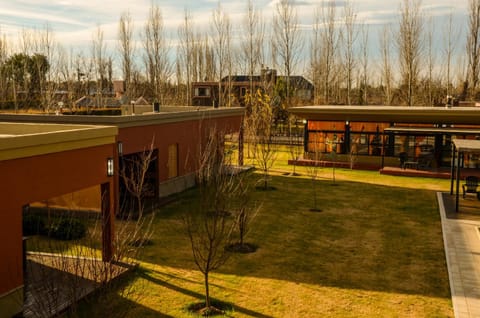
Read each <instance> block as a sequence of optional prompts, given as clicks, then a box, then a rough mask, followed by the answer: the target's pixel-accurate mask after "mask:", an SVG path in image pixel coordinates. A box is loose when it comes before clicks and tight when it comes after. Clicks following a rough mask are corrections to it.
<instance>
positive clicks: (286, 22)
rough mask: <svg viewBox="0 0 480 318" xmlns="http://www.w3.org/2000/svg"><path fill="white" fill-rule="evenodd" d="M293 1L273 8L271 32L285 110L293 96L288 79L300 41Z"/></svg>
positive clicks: (300, 45)
mask: <svg viewBox="0 0 480 318" xmlns="http://www.w3.org/2000/svg"><path fill="white" fill-rule="evenodd" d="M294 4H295V3H294V0H280V1H279V2H278V3H277V5H276V7H275V9H276V10H275V16H274V19H273V32H274V43H275V47H276V53H277V54H278V56H279V58H280V63H281V65H282V66H283V73H284V74H285V78H286V83H285V84H286V101H287V105H286V108H289V107H291V106H292V105H291V103H292V100H291V97H292V95H293V92H292V85H291V82H290V77H291V76H292V73H293V71H294V69H295V67H296V66H297V63H298V59H299V57H300V51H301V49H302V39H301V34H300V28H299V23H298V16H297V11H296V8H295V6H294Z"/></svg>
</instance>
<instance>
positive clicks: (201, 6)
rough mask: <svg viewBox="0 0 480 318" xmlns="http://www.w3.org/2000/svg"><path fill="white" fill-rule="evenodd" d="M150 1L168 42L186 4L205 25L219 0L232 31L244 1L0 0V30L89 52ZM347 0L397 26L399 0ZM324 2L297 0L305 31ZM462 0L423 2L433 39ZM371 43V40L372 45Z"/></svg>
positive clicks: (271, 5)
mask: <svg viewBox="0 0 480 318" xmlns="http://www.w3.org/2000/svg"><path fill="white" fill-rule="evenodd" d="M152 1H153V3H155V4H157V5H158V6H159V7H160V8H161V10H162V14H163V18H164V23H165V27H166V30H167V34H169V36H170V37H171V38H172V39H173V41H172V42H174V39H175V38H176V35H177V29H178V26H179V25H180V24H181V22H182V19H183V17H184V11H185V9H188V10H189V11H190V13H191V15H192V17H193V19H194V24H195V26H196V28H198V29H202V28H203V29H205V30H208V26H209V21H210V20H211V16H212V10H214V9H215V8H216V7H217V6H218V4H219V3H220V4H221V6H222V8H223V9H224V10H225V12H227V13H228V14H229V16H230V19H231V21H232V25H233V29H234V31H235V30H237V31H238V30H239V26H240V25H241V19H242V16H243V14H244V12H245V8H246V2H247V1H246V0H244V1H239V0H221V1H218V0H195V1H187V0H174V1H171V0H101V1H93V0H0V8H1V9H0V33H3V34H6V35H7V37H8V38H9V39H10V40H11V41H12V42H13V43H15V42H17V43H18V38H19V34H20V32H21V30H22V29H43V28H45V25H47V24H48V26H49V28H50V29H51V30H52V31H53V33H54V38H55V39H56V41H58V42H59V43H61V44H62V46H64V47H65V48H67V49H68V48H74V49H78V48H80V49H85V50H87V51H88V48H89V46H91V42H92V38H93V34H94V33H95V30H96V29H97V28H98V27H99V26H100V27H101V29H102V30H103V32H104V39H105V40H106V42H107V46H110V48H113V47H115V46H116V45H117V44H116V43H117V34H118V20H119V18H120V15H121V14H122V13H123V12H126V11H129V12H130V14H131V16H132V18H133V20H134V27H135V31H136V32H137V35H138V34H139V32H140V31H141V29H142V28H143V26H144V24H145V20H146V17H147V14H148V10H149V7H150V6H151V3H152ZM278 1H279V0H273V1H270V0H254V1H253V2H254V5H255V6H256V8H257V9H259V10H260V11H261V12H262V14H263V16H264V18H265V19H266V20H268V19H270V18H271V17H272V16H273V14H274V11H275V6H276V4H277V3H278ZM351 1H352V3H353V6H354V10H355V12H356V13H357V21H358V22H361V23H365V24H367V25H369V26H370V27H369V28H370V30H373V32H377V33H378V30H379V29H380V27H381V26H383V25H384V24H389V23H391V24H392V25H398V20H399V7H400V0H351ZM324 2H328V0H325V1H322V0H297V1H296V6H297V12H298V18H299V22H300V24H301V26H302V29H303V30H304V31H305V32H309V31H310V30H311V22H312V18H313V12H314V11H315V8H317V7H318V6H319V5H321V4H322V3H324ZM344 3H345V0H336V5H337V6H339V7H342V6H343V5H344ZM467 3H468V0H423V1H422V7H423V8H424V9H425V12H427V13H428V15H430V16H432V17H433V18H434V21H435V23H436V28H435V30H436V32H435V33H436V35H435V36H436V41H437V42H439V41H442V39H441V32H439V30H440V27H441V25H442V24H446V21H447V19H448V15H449V14H450V13H452V14H453V15H454V21H455V23H456V24H457V29H459V30H463V29H465V23H466V22H465V21H466V16H467ZM340 11H341V9H340V10H339V12H340ZM375 30H377V31H375ZM459 32H461V31H459ZM463 32H464V31H463ZM370 33H372V31H370ZM237 34H238V33H237ZM369 38H374V39H375V41H377V42H378V34H374V35H371V36H370V37H369ZM372 43H373V40H372ZM15 44H16V43H15ZM458 45H463V44H458ZM373 46H374V45H373V44H372V48H371V50H373Z"/></svg>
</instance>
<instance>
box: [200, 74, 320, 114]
mask: <svg viewBox="0 0 480 318" xmlns="http://www.w3.org/2000/svg"><path fill="white" fill-rule="evenodd" d="M286 82H287V76H279V75H277V71H276V70H273V69H268V68H266V69H263V70H262V72H261V75H254V76H249V75H232V76H225V77H224V78H223V79H222V80H221V82H220V83H219V82H214V81H206V82H194V83H193V84H192V105H193V106H213V107H217V106H218V101H219V92H220V90H221V91H222V93H223V96H224V97H223V98H224V100H223V103H222V104H224V105H225V104H228V103H230V105H231V106H244V105H245V95H246V94H247V92H249V91H250V89H251V86H253V89H254V90H257V89H262V90H265V91H269V92H273V91H275V89H274V88H275V87H276V88H277V90H276V91H278V90H279V89H280V86H281V85H282V83H283V86H284V85H286V84H285V83H286ZM290 85H291V88H292V90H293V93H292V96H293V98H294V99H295V104H296V105H308V104H312V103H313V97H314V86H313V84H312V83H311V82H310V81H309V80H307V79H305V78H304V77H303V76H290ZM229 87H230V92H231V95H230V96H227V91H228V88H229ZM273 97H274V96H273Z"/></svg>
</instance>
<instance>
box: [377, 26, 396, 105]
mask: <svg viewBox="0 0 480 318" xmlns="http://www.w3.org/2000/svg"><path fill="white" fill-rule="evenodd" d="M390 49H391V38H390V29H389V27H388V26H384V28H383V29H382V31H381V33H380V50H381V59H382V60H381V79H382V87H383V96H384V100H383V102H384V104H385V105H391V104H392V101H393V70H392V60H391V59H392V56H391V50H390Z"/></svg>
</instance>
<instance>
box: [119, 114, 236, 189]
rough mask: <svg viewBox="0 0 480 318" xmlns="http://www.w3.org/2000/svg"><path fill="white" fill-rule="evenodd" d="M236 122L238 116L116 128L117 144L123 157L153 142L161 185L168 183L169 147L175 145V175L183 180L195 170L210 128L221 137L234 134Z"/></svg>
mask: <svg viewBox="0 0 480 318" xmlns="http://www.w3.org/2000/svg"><path fill="white" fill-rule="evenodd" d="M240 122H241V117H240V116H232V117H223V118H214V119H203V120H191V121H185V122H177V123H169V124H161V125H151V126H142V127H129V128H120V129H119V134H118V140H119V141H121V142H122V144H123V153H124V154H131V153H136V152H141V151H144V150H145V149H148V148H149V146H150V144H151V143H152V141H153V143H154V148H156V149H158V170H159V181H160V182H163V181H165V180H167V179H168V167H167V160H168V146H169V145H171V144H175V143H176V144H178V175H179V176H183V175H186V174H188V173H191V172H193V171H194V170H195V162H196V157H197V155H198V151H199V147H200V145H201V144H204V143H205V140H206V138H207V136H208V130H209V129H210V128H211V127H215V129H216V130H217V131H222V132H225V133H231V132H238V131H239V127H240Z"/></svg>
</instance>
